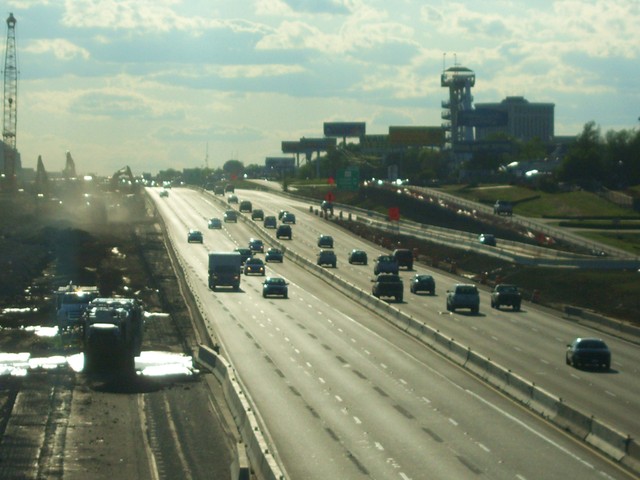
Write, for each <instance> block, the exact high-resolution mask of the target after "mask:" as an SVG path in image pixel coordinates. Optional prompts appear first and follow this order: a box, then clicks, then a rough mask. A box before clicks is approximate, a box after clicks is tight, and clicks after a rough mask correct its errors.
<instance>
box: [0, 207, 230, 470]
mask: <svg viewBox="0 0 640 480" xmlns="http://www.w3.org/2000/svg"><path fill="white" fill-rule="evenodd" d="M2 203H3V204H2V205H0V208H1V210H0V212H2V214H0V311H1V312H2V313H1V315H0V357H2V356H3V355H4V356H6V355H7V354H11V353H14V354H18V353H21V354H25V353H28V354H30V358H31V359H51V358H55V356H56V355H61V356H65V357H66V358H67V359H69V358H72V356H73V354H74V353H76V352H80V351H81V348H80V343H79V341H78V339H77V338H74V337H73V336H69V337H61V336H59V335H58V336H55V337H42V336H39V335H36V334H35V333H34V332H33V331H31V330H29V329H28V327H30V326H45V327H46V326H50V327H53V326H54V319H55V315H54V308H53V300H52V292H53V290H54V289H55V288H57V287H58V286H63V285H66V284H68V283H69V282H74V283H76V284H85V285H97V286H98V287H99V289H100V292H101V294H102V295H104V296H111V295H121V296H127V297H131V296H134V297H137V298H139V299H141V300H142V301H143V302H144V304H145V311H146V312H148V313H150V314H151V317H150V318H149V320H148V321H147V322H145V334H144V342H143V351H144V352H155V351H160V352H167V353H169V354H175V355H178V356H181V355H184V354H187V355H188V354H190V353H191V352H192V349H193V348H194V347H195V345H196V335H195V332H194V330H193V328H192V323H191V318H190V315H189V312H188V310H187V307H186V305H185V301H184V299H183V298H182V296H181V295H180V291H179V288H178V285H177V279H176V277H175V275H174V273H173V270H172V269H171V264H170V259H169V257H168V255H167V252H166V249H165V245H164V243H163V237H162V232H161V230H160V227H159V225H157V224H156V223H154V220H153V218H151V217H146V218H137V219H135V221H132V222H108V223H107V222H104V221H96V218H94V217H93V216H92V215H87V213H88V212H87V211H85V210H83V209H80V210H78V209H71V210H67V211H65V210H63V209H60V208H58V207H54V209H53V210H51V209H50V208H47V209H46V210H41V209H39V208H38V205H37V204H30V203H29V202H20V201H16V200H15V199H2ZM154 314H157V315H154ZM0 378H1V382H0V478H15V479H18V478H20V479H22V478H27V479H28V478H34V479H35V478H64V479H65V480H66V479H76V478H77V479H84V478H93V479H105V480H106V479H112V478H185V472H188V476H191V478H229V475H230V473H229V472H230V465H231V460H232V456H231V453H230V452H231V451H232V449H233V448H235V442H236V434H235V432H234V430H235V427H233V426H232V421H230V417H229V416H228V412H227V411H226V406H225V405H224V402H223V401H219V400H218V399H222V398H223V397H222V394H221V392H219V391H218V392H217V395H214V397H211V391H212V389H213V390H214V391H216V388H219V386H218V385H216V382H215V380H214V381H212V375H211V374H207V373H206V372H200V373H198V372H196V373H195V374H194V375H191V376H189V375H185V376H180V377H175V376H169V377H157V378H154V377H145V376H138V377H136V378H126V379H125V378H122V377H120V376H119V375H117V374H115V375H111V374H106V375H100V376H88V375H83V374H78V373H76V372H74V371H72V370H71V369H70V368H68V367H62V368H54V369H48V368H33V367H31V368H30V369H29V372H28V373H26V374H25V375H24V376H16V375H2V376H1V377H0ZM212 407H217V408H212ZM196 420H197V421H196ZM167 422H169V423H167ZM181 449H184V450H185V451H187V452H188V454H184V452H182V451H181ZM150 457H151V458H154V460H155V461H154V463H153V465H151V464H150V462H149V458H150Z"/></svg>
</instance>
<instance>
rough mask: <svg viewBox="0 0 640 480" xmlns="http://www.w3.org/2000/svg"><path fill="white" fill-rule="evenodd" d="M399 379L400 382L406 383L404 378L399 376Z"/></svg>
mask: <svg viewBox="0 0 640 480" xmlns="http://www.w3.org/2000/svg"><path fill="white" fill-rule="evenodd" d="M399 381H400V383H401V384H403V385H407V381H406V380H405V379H404V378H400V379H399Z"/></svg>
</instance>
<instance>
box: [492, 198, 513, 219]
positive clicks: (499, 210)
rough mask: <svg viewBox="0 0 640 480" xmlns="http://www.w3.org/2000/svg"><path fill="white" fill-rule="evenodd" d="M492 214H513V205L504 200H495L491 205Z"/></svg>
mask: <svg viewBox="0 0 640 480" xmlns="http://www.w3.org/2000/svg"><path fill="white" fill-rule="evenodd" d="M493 214H494V215H508V216H511V215H513V205H512V204H511V202H507V201H505V200H496V203H495V204H494V205H493Z"/></svg>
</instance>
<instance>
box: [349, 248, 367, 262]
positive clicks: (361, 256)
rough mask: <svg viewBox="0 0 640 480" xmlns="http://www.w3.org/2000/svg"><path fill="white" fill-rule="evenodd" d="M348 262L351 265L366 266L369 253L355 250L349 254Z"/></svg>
mask: <svg viewBox="0 0 640 480" xmlns="http://www.w3.org/2000/svg"><path fill="white" fill-rule="evenodd" d="M348 260H349V263H351V264H356V263H357V264H359V265H366V264H367V262H368V258H367V252H365V251H364V250H358V249H356V248H354V249H353V250H351V251H350V252H349V257H348Z"/></svg>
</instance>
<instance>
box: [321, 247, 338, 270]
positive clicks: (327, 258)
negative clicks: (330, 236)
mask: <svg viewBox="0 0 640 480" xmlns="http://www.w3.org/2000/svg"><path fill="white" fill-rule="evenodd" d="M316 263H317V264H318V265H320V266H323V265H331V266H332V267H333V268H336V265H337V264H338V259H337V258H336V254H335V252H334V251H333V250H320V251H319V252H318V260H317V262H316Z"/></svg>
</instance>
